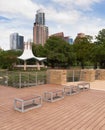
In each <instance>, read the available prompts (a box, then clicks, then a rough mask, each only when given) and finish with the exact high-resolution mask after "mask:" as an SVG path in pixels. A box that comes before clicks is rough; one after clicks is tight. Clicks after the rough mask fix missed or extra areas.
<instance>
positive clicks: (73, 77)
mask: <svg viewBox="0 0 105 130" xmlns="http://www.w3.org/2000/svg"><path fill="white" fill-rule="evenodd" d="M73 82H74V70H73Z"/></svg>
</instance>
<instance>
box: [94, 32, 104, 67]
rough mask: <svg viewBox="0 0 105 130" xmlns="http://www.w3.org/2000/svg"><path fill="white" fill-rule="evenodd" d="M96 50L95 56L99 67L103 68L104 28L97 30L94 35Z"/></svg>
mask: <svg viewBox="0 0 105 130" xmlns="http://www.w3.org/2000/svg"><path fill="white" fill-rule="evenodd" d="M95 43H96V50H95V51H94V53H95V56H96V57H95V58H96V59H97V62H98V64H99V66H100V68H105V29H102V30H100V31H99V33H98V35H97V36H96V42H95Z"/></svg>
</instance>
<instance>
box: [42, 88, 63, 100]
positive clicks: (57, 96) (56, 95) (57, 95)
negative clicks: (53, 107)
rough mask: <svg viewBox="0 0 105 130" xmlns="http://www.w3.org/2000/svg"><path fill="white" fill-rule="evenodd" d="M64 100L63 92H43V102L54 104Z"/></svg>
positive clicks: (55, 90)
mask: <svg viewBox="0 0 105 130" xmlns="http://www.w3.org/2000/svg"><path fill="white" fill-rule="evenodd" d="M62 98H64V91H63V90H59V89H54V90H50V91H46V92H44V101H48V102H55V101H58V100H61V99H62Z"/></svg>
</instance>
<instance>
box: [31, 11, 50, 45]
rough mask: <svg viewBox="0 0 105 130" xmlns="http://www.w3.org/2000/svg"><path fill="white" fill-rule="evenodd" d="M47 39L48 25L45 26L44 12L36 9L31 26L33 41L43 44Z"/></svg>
mask: <svg viewBox="0 0 105 130" xmlns="http://www.w3.org/2000/svg"><path fill="white" fill-rule="evenodd" d="M47 39H48V27H47V26H45V13H44V12H43V11H42V10H38V11H37V14H36V19H35V23H34V27H33V42H34V43H35V44H41V45H44V44H45V42H46V40H47Z"/></svg>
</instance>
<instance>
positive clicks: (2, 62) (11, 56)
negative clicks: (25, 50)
mask: <svg viewBox="0 0 105 130" xmlns="http://www.w3.org/2000/svg"><path fill="white" fill-rule="evenodd" d="M20 54H21V51H13V50H9V51H2V52H1V53H0V68H2V69H9V70H12V69H13V68H14V64H15V63H16V62H18V59H17V57H18V56H19V55H20Z"/></svg>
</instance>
